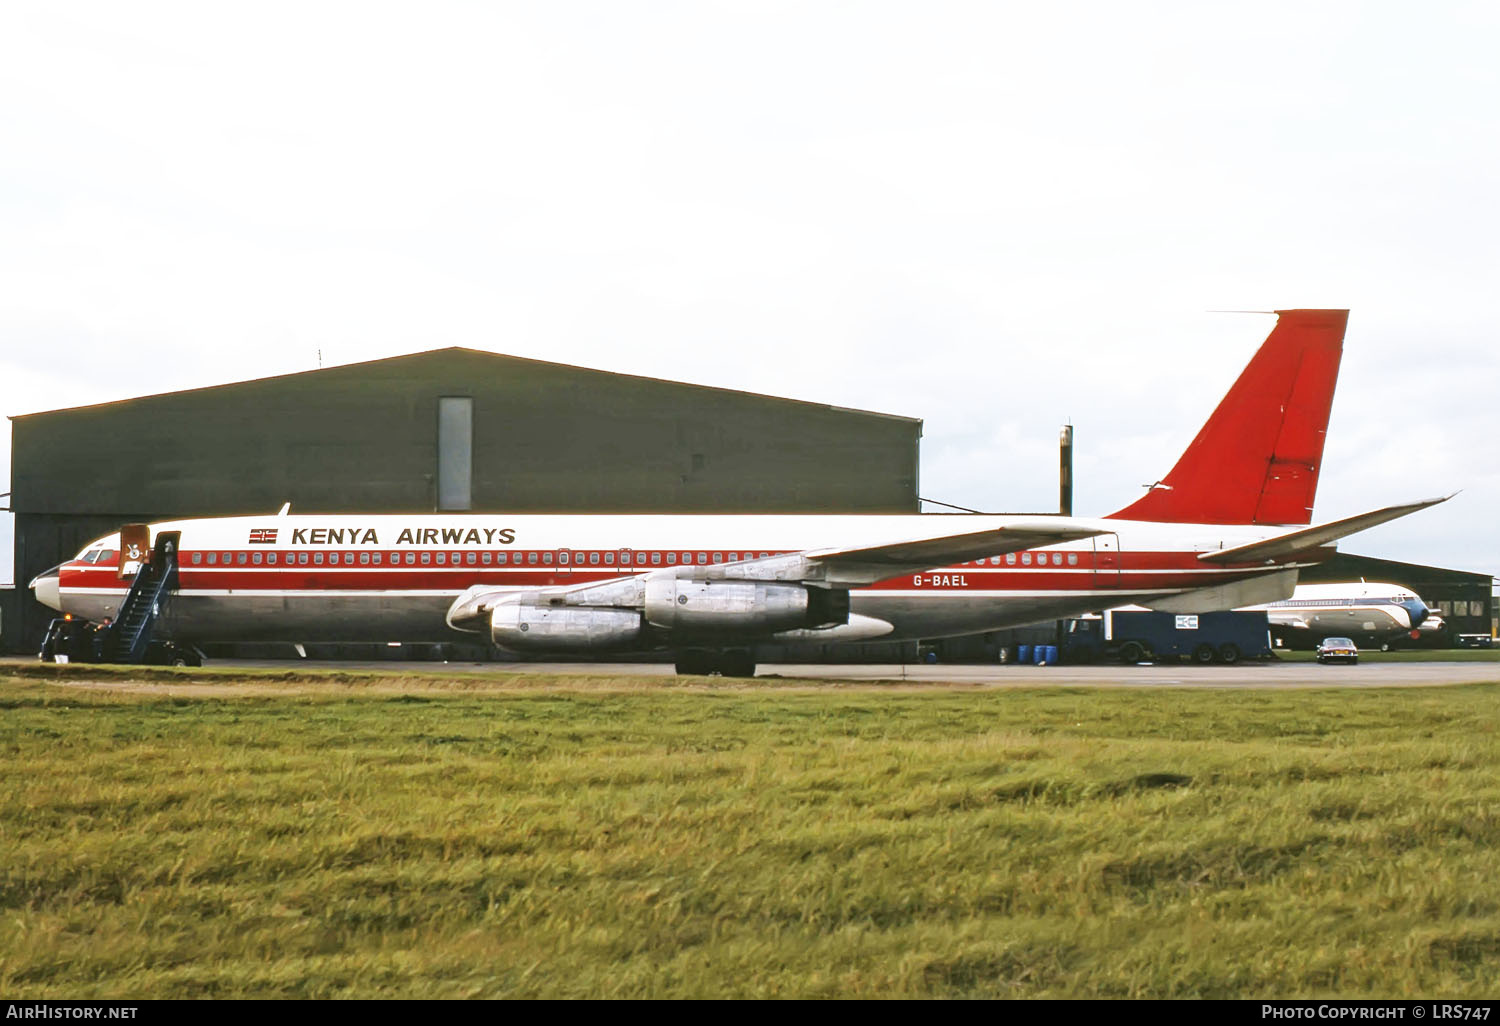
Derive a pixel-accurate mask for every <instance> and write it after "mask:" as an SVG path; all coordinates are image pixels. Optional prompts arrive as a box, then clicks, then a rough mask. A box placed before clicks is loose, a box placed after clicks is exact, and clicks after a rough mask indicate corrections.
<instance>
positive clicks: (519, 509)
mask: <svg viewBox="0 0 1500 1026" xmlns="http://www.w3.org/2000/svg"><path fill="white" fill-rule="evenodd" d="M11 422H12V424H11V426H12V447H11V500H10V506H11V508H12V509H13V510H14V511H15V580H16V592H15V593H14V594H13V595H12V596H11V605H12V608H10V609H6V610H4V611H3V614H0V629H3V631H4V637H3V641H4V646H5V648H6V650H8V651H12V652H24V651H28V650H34V648H35V645H36V644H37V643H38V642H39V640H40V638H41V636H42V633H43V631H44V630H45V628H46V624H47V622H48V620H49V619H50V617H51V616H52V611H51V610H49V609H47V608H45V607H44V606H42V605H40V604H39V603H37V602H36V601H35V600H33V599H32V598H31V595H30V592H28V591H26V590H25V587H26V583H27V582H29V581H30V580H31V578H32V577H33V576H34V575H36V574H38V573H40V572H41V571H43V570H46V569H47V568H49V567H52V566H55V565H56V564H57V563H59V562H61V561H62V560H63V559H66V558H68V557H70V556H72V555H73V554H75V553H76V552H78V551H79V550H80V549H81V548H82V547H83V546H84V545H86V544H87V543H88V542H89V541H91V540H92V539H94V538H97V537H98V536H100V535H102V534H107V533H109V532H111V531H114V530H116V529H118V528H119V526H120V525H121V524H124V523H130V522H140V521H146V522H149V521H156V520H168V519H173V518H177V517H199V516H232V515H238V514H249V513H271V512H275V511H276V510H277V509H278V508H280V506H281V505H282V503H284V502H291V504H292V509H293V510H294V511H296V512H298V513H318V512H347V511H352V510H357V511H360V512H369V513H418V512H434V511H439V512H446V511H469V510H473V511H506V512H512V513H544V512H552V513H566V512H593V513H610V512H615V513H649V512H677V513H715V512H749V513H809V512H818V513H827V512H841V513H915V512H917V511H918V508H919V505H918V500H917V469H918V456H919V453H918V447H919V443H920V440H921V436H922V422H921V421H920V420H916V419H913V418H910V417H898V416H891V415H887V414H881V413H871V412H865V411H860V410H849V409H843V408H839V407H834V406H826V405H821V404H818V403H808V402H798V401H794V400H789V399H778V398H772V397H769V396H763V395H754V394H750V393H746V392H737V391H732V390H729V389H723V388H707V387H702V386H697V385H689V384H682V383H680V382H673V381H663V380H659V379H655V378H644V377H635V376H632V375H624V374H613V373H608V372H605V371H598V370H588V369H585V368H581V367H570V366H566V365H563V364H555V363H546V362H542V361H537V360H526V359H521V358H518V357H513V356H500V355H496V354H493V353H486V352H480V351H477V350H472V349H463V348H450V349H438V350H433V351H431V352H425V353H415V354H412V355H409V356H399V357H394V358H391V359H385V360H374V361H370V362H366V363H358V364H350V365H347V366H341V367H331V368H328V369H325V370H317V371H307V372H303V373H299V374H288V375H282V376H279V377H271V378H262V379H259V380H254V381H244V382H239V383H237V384H228V385H220V386H216V387H211V388H200V389H192V390H189V391H183V392H171V393H167V394H164V395H154V396H146V397H144V398H139V399H129V400H125V401H122V402H114V403H106V404H103V405H99V406H87V407H81V408H77V409H68V410H56V411H52V412H47V413H34V414H29V415H26V416H18V417H12V418H11Z"/></svg>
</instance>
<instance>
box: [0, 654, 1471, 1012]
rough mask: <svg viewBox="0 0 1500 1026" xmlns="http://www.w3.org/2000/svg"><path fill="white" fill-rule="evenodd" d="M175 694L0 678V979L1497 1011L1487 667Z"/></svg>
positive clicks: (494, 993) (575, 681)
mask: <svg viewBox="0 0 1500 1026" xmlns="http://www.w3.org/2000/svg"><path fill="white" fill-rule="evenodd" d="M80 670H81V668H80ZM172 673H173V672H172V671H157V674H159V675H165V676H163V679H177V680H184V679H186V680H202V681H210V682H213V681H218V682H219V683H217V684H214V685H213V686H211V687H205V688H203V689H202V691H201V693H194V694H191V695H181V694H178V695H163V694H154V693H149V692H146V693H142V692H126V691H118V690H99V689H94V690H87V689H80V688H75V687H62V686H58V684H57V683H55V682H50V681H48V680H47V679H45V678H34V677H21V676H17V675H14V674H12V675H8V676H7V675H3V674H0V705H3V714H0V752H3V758H0V871H3V876H0V923H3V927H0V993H4V994H6V995H7V996H9V997H12V998H41V997H72V998H79V997H133V998H151V997H184V996H253V997H275V996H286V997H335V996H357V997H463V996H478V997H523V996H524V997H583V996H588V997H623V996H628V997H720V996H856V997H858V996H953V997H984V996H1000V997H1043V996H1046V997H1055V996H1074V997H1126V996H1136V997H1190V996H1193V997H1198V996H1201V997H1266V996H1279V997H1300V996H1320V995H1337V996H1344V997H1363V996H1381V997H1409V996H1419V995H1422V996H1426V995H1432V996H1438V995H1441V996H1446V997H1492V996H1493V995H1494V994H1495V993H1496V992H1497V991H1500V888H1497V885H1496V880H1497V879H1500V759H1497V755H1500V750H1497V749H1500V743H1497V734H1496V715H1495V714H1496V709H1497V703H1500V685H1477V686H1468V687H1453V688H1421V689H1378V690H1357V691H1352V690H1343V691H1334V690H1327V691H1321V690H1317V691H1256V690H1242V691H1206V690H1204V691H1199V690H1172V691H1152V690H1149V689H1139V690H1136V689H1129V690H1060V689H1037V690H1024V689H1023V690H1005V691H997V690H988V689H976V688H940V687H937V688H935V687H926V688H897V687H884V688H883V687H879V686H866V687H839V686H832V685H828V684H823V685H819V686H816V687H807V688H797V687H792V686H787V685H786V683H785V682H783V684H782V686H779V687H773V688H765V687H759V686H754V687H751V686H724V687H707V686H692V685H687V686H684V685H681V684H678V683H676V682H672V681H670V680H669V681H667V682H663V681H653V680H638V681H635V682H631V683H625V684H621V683H619V682H610V681H607V680H592V679H580V678H566V679H564V678H555V679H528V678H518V679H517V680H516V681H514V682H513V683H512V684H511V685H510V686H506V687H493V686H487V685H485V684H484V683H483V682H476V681H464V682H461V683H460V682H453V681H449V682H446V683H445V682H431V681H421V680H407V681H404V682H397V683H396V684H395V685H393V686H391V687H390V688H389V689H383V686H378V685H376V684H375V683H374V682H375V681H376V678H373V677H369V676H366V677H364V678H358V677H351V678H347V679H345V678H338V679H328V680H324V681H323V682H322V683H320V684H316V685H309V684H308V683H306V681H304V680H300V679H293V678H291V677H277V676H276V675H273V674H266V675H262V676H260V677H258V678H254V681H253V683H254V684H255V687H253V688H249V689H246V688H243V687H240V688H237V687H236V686H235V685H234V684H232V683H230V681H231V680H232V679H233V678H231V677H229V676H223V677H214V676H213V675H207V674H203V673H201V672H199V671H190V672H188V673H181V672H179V673H178V674H177V676H175V677H173V676H171V674H172ZM135 675H136V676H139V675H140V674H139V671H135ZM87 676H89V677H90V678H91V679H99V673H98V671H97V670H94V669H92V668H91V669H90V670H89V671H88V674H87Z"/></svg>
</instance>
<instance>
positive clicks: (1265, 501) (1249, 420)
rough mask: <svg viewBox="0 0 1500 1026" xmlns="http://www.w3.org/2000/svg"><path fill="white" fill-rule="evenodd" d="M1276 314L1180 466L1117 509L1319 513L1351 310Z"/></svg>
mask: <svg viewBox="0 0 1500 1026" xmlns="http://www.w3.org/2000/svg"><path fill="white" fill-rule="evenodd" d="M1276 315H1277V321H1276V327H1275V328H1274V329H1273V330H1272V331H1271V334H1270V335H1269V336H1267V338H1266V340H1265V342H1263V343H1261V347H1260V349H1259V350H1258V351H1257V352H1256V354H1255V356H1254V357H1253V358H1252V359H1251V360H1250V363H1249V365H1248V366H1246V368H1245V369H1244V371H1243V372H1241V374H1240V376H1239V380H1237V381H1236V382H1235V383H1234V387H1233V388H1231V389H1230V390H1229V393H1228V394H1227V395H1225V396H1224V398H1223V399H1222V400H1220V402H1219V405H1218V407H1217V408H1216V409H1215V410H1214V412H1213V416H1211V417H1209V418H1208V422H1207V423H1206V424H1204V425H1203V428H1202V430H1200V431H1199V432H1198V437H1197V438H1194V439H1193V442H1192V444H1191V445H1189V446H1188V447H1187V451H1186V452H1184V453H1183V454H1182V457H1181V458H1180V459H1179V460H1178V461H1177V465H1176V466H1175V467H1173V468H1172V471H1171V473H1169V474H1168V475H1167V476H1166V477H1164V478H1162V479H1161V480H1160V481H1158V482H1157V483H1156V484H1155V485H1152V486H1151V490H1150V491H1149V492H1147V493H1146V494H1145V495H1144V496H1142V497H1141V498H1139V499H1137V500H1136V501H1135V502H1133V503H1131V504H1130V505H1129V506H1126V507H1125V508H1124V509H1122V510H1120V511H1119V512H1118V513H1113V514H1111V517H1112V518H1114V519H1119V520H1156V521H1164V522H1167V523H1182V524H1308V523H1311V522H1312V507H1313V498H1314V496H1315V495H1316V494H1317V490H1318V471H1319V469H1320V468H1321V465H1322V462H1323V440H1324V438H1325V437H1326V435H1327V432H1328V413H1329V411H1330V410H1331V409H1332V407H1333V388H1334V385H1335V384H1336V383H1337V382H1338V376H1339V358H1340V357H1341V356H1342V355H1343V347H1344V328H1345V326H1346V325H1347V323H1348V320H1349V311H1348V310H1278V311H1276Z"/></svg>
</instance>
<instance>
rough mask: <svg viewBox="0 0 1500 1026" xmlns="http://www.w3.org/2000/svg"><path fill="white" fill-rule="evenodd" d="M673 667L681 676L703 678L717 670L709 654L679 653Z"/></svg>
mask: <svg viewBox="0 0 1500 1026" xmlns="http://www.w3.org/2000/svg"><path fill="white" fill-rule="evenodd" d="M674 665H675V666H676V668H677V672H678V673H679V674H681V675H683V676H704V675H707V674H710V673H713V672H714V671H715V670H716V669H718V666H717V665H716V664H715V663H714V658H713V653H711V652H679V653H678V654H677V662H676V663H675V664H674Z"/></svg>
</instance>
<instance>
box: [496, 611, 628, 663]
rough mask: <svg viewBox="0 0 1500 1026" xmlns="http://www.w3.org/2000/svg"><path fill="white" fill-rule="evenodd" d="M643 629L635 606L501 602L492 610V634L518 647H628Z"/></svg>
mask: <svg viewBox="0 0 1500 1026" xmlns="http://www.w3.org/2000/svg"><path fill="white" fill-rule="evenodd" d="M640 633H641V614H640V613H639V612H638V611H637V610H634V609H598V608H591V607H587V606H538V605H529V604H524V603H521V602H500V603H498V604H496V606H495V607H494V610H493V611H492V612H491V613H490V637H491V638H492V639H494V642H495V644H497V645H501V646H503V647H505V648H509V649H513V650H516V651H538V652H547V651H550V652H585V651H596V650H602V649H618V648H628V647H629V646H630V644H631V643H632V642H634V641H635V640H636V639H637V638H638V637H640Z"/></svg>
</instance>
